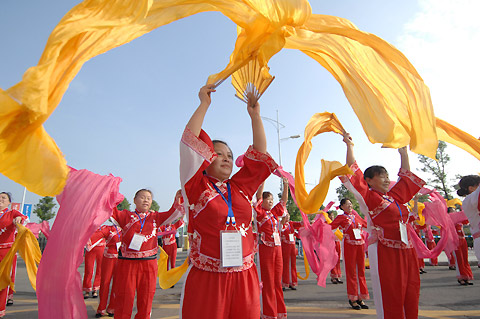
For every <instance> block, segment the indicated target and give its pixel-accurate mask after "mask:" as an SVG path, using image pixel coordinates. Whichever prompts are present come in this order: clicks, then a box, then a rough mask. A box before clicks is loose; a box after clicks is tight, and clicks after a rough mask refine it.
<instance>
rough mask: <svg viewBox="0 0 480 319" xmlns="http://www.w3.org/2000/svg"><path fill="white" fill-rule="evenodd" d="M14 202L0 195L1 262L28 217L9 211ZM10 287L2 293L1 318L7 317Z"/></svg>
mask: <svg viewBox="0 0 480 319" xmlns="http://www.w3.org/2000/svg"><path fill="white" fill-rule="evenodd" d="M11 202H12V195H10V193H7V192H1V193H0V261H2V259H3V258H4V257H5V255H6V254H7V253H8V251H9V250H10V248H11V247H12V245H13V241H14V239H15V231H16V225H17V224H22V223H23V222H24V221H25V220H26V219H27V217H26V216H24V215H22V214H21V213H20V212H19V211H17V210H14V209H8V206H10V204H11ZM9 288H10V287H6V288H4V289H2V290H1V291H0V318H3V317H4V316H5V306H6V304H7V295H8V290H9Z"/></svg>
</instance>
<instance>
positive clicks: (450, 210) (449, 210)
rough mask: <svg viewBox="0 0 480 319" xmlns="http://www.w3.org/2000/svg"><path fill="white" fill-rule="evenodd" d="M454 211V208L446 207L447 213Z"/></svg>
mask: <svg viewBox="0 0 480 319" xmlns="http://www.w3.org/2000/svg"><path fill="white" fill-rule="evenodd" d="M454 211H455V208H454V207H448V208H447V213H453V212H454Z"/></svg>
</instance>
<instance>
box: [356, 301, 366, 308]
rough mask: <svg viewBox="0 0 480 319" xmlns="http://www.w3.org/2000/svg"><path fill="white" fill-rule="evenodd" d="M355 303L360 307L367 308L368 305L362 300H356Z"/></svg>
mask: <svg viewBox="0 0 480 319" xmlns="http://www.w3.org/2000/svg"><path fill="white" fill-rule="evenodd" d="M357 304H359V305H360V308H362V309H368V306H367V305H366V304H365V303H364V302H363V300H358V301H357Z"/></svg>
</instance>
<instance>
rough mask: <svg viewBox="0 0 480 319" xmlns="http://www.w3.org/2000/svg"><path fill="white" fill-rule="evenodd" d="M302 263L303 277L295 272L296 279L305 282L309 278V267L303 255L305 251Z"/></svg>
mask: <svg viewBox="0 0 480 319" xmlns="http://www.w3.org/2000/svg"><path fill="white" fill-rule="evenodd" d="M303 262H304V264H305V277H302V276H300V273H299V272H297V278H298V279H301V280H307V279H308V276H310V266H308V260H307V255H305V250H304V251H303Z"/></svg>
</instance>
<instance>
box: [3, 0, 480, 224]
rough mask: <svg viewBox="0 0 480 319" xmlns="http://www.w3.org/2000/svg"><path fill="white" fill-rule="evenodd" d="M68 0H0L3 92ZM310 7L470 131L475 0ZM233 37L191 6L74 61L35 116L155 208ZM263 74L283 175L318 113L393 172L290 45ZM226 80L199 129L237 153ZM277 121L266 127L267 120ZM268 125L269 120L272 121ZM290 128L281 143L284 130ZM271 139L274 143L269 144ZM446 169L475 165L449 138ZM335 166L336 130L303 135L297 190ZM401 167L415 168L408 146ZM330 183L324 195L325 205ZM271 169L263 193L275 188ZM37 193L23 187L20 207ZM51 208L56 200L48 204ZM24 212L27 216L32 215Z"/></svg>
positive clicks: (75, 158) (38, 49)
mask: <svg viewBox="0 0 480 319" xmlns="http://www.w3.org/2000/svg"><path fill="white" fill-rule="evenodd" d="M79 2H80V1H73V0H48V1H23V0H2V1H0V32H1V42H0V87H1V88H2V89H7V88H9V87H11V86H13V85H14V84H16V83H17V82H19V81H20V80H21V77H22V75H23V73H24V72H25V71H26V69H27V68H29V67H31V66H34V65H36V63H37V62H38V59H39V58H40V55H41V53H42V51H43V48H44V46H45V43H46V41H47V39H48V36H49V34H50V33H51V31H52V30H53V28H54V27H55V26H56V24H57V23H58V22H59V20H60V19H61V18H62V16H63V15H64V14H65V13H66V12H67V11H68V10H69V9H70V8H72V7H73V6H74V5H76V4H77V3H79ZM310 3H311V6H312V9H313V13H317V14H328V15H334V16H339V17H342V18H347V19H349V20H351V21H352V22H353V23H354V24H355V25H356V26H357V27H358V28H359V29H361V30H363V31H366V32H369V33H373V34H375V35H377V36H379V37H381V38H383V39H384V40H386V41H388V42H389V43H391V44H393V45H394V46H395V47H397V48H398V49H399V50H400V51H401V52H402V53H404V54H405V56H406V57H407V58H408V59H409V60H410V61H411V62H412V64H413V65H414V66H415V68H416V69H417V70H418V72H419V74H420V75H421V76H422V78H423V80H424V81H425V83H426V84H427V86H428V87H429V88H430V92H431V96H432V101H433V105H434V110H435V114H436V116H437V117H439V118H442V119H444V120H446V121H448V122H450V123H451V124H453V125H455V126H457V127H459V128H461V129H463V130H464V131H466V132H468V133H470V134H472V135H473V136H475V137H478V136H480V127H479V125H478V115H479V114H480V112H479V111H478V110H479V101H478V96H477V92H478V77H477V75H478V74H480V63H479V62H478V57H477V56H478V48H477V47H478V43H480V20H479V19H478V17H477V16H476V15H477V14H478V12H480V2H479V1H476V0H404V1H384V0H344V1H320V0H311V1H310ZM235 39H236V26H235V24H234V23H233V22H232V21H230V20H229V19H227V18H226V17H225V16H223V15H222V14H221V13H218V12H209V13H201V14H197V15H195V16H192V17H188V18H185V19H182V20H179V21H176V22H173V23H171V24H169V25H167V26H163V27H160V28H158V29H156V30H154V31H152V32H151V33H149V34H146V35H144V36H142V37H140V38H138V39H136V40H134V41H132V42H130V43H128V44H125V45H123V46H121V47H118V48H116V49H113V50H111V51H109V52H107V53H105V54H102V55H100V56H97V57H95V58H93V59H91V60H90V61H88V62H87V63H85V64H84V66H83V68H82V69H81V70H80V72H79V73H78V75H77V76H76V78H75V79H74V80H73V81H72V82H71V84H70V86H69V89H68V90H67V92H66V93H65V95H64V97H63V99H62V101H61V103H60V104H59V105H58V107H57V109H56V110H55V111H54V113H53V114H52V116H51V117H50V118H49V119H48V120H47V121H46V122H45V123H44V127H45V129H46V131H47V132H48V133H49V134H50V135H51V136H52V137H53V138H54V139H55V141H56V143H57V144H58V146H59V147H60V149H61V150H62V152H63V154H64V155H65V158H66V159H67V162H68V165H70V166H72V167H75V168H77V169H88V170H90V171H92V172H95V173H98V174H102V175H104V174H109V173H111V174H113V175H115V176H120V177H121V178H122V179H123V182H122V183H121V185H120V192H121V193H122V194H124V195H125V197H126V198H127V199H128V200H129V201H130V202H133V196H134V193H135V191H136V190H138V189H140V188H149V189H151V190H152V191H153V193H154V199H155V200H156V201H157V202H158V203H159V204H160V207H161V208H160V210H167V209H168V208H169V207H170V205H171V203H172V201H173V197H174V195H175V192H176V190H178V189H179V188H180V181H179V169H178V167H179V149H178V145H179V141H180V137H181V135H182V132H183V129H184V127H185V124H186V123H187V122H188V119H189V118H190V116H191V114H192V113H193V112H194V110H195V109H196V107H197V106H198V104H199V100H198V90H199V88H200V87H201V86H203V85H204V84H205V82H206V79H207V77H208V76H209V75H210V74H214V73H217V72H219V71H221V70H222V69H224V67H225V66H226V64H227V63H228V60H229V56H230V53H231V52H232V50H233V47H234V44H235ZM269 66H270V73H271V74H272V75H274V76H275V80H274V81H273V83H272V84H271V86H270V87H269V89H268V90H267V91H266V92H265V94H264V95H263V96H262V98H261V100H260V104H261V114H262V116H263V117H265V118H269V119H271V120H265V123H264V125H265V131H266V134H267V140H268V151H269V153H270V154H271V155H272V156H273V157H274V159H276V160H277V161H278V158H279V153H281V164H282V166H283V167H284V169H285V170H287V171H291V172H294V168H295V158H296V154H297V151H298V148H299V147H300V145H301V143H302V141H303V133H304V129H305V125H306V124H307V122H308V120H309V119H310V117H311V116H312V115H314V114H315V113H318V112H325V111H328V112H334V113H336V114H337V116H338V118H339V120H340V122H341V123H342V124H343V126H344V128H345V129H346V130H347V131H349V132H350V133H351V135H352V137H353V139H354V141H355V155H356V158H357V161H358V163H359V165H360V167H361V168H366V167H368V166H370V165H373V164H380V165H383V166H385V167H386V168H387V170H388V171H389V172H390V175H391V176H395V175H396V173H397V172H398V168H399V166H400V160H399V155H398V152H397V151H396V150H392V149H381V147H380V145H378V144H376V145H373V144H371V143H370V142H368V140H367V138H366V135H365V133H364V132H363V129H362V127H361V125H360V122H359V121H358V119H357V117H356V116H355V113H354V112H353V110H352V108H351V106H350V105H349V103H348V101H347V99H346V98H345V95H344V93H343V91H342V89H341V87H340V85H339V84H338V83H337V82H336V80H335V79H334V78H333V76H332V75H331V74H329V73H328V72H327V71H326V70H325V69H324V68H323V67H321V66H320V65H319V64H318V63H317V62H315V61H314V60H313V59H311V58H309V57H307V56H306V55H304V54H303V53H301V52H299V51H296V50H287V49H283V50H282V51H280V52H279V53H278V54H277V55H275V56H274V57H273V58H272V59H271V60H270V63H269ZM234 94H235V91H234V89H233V86H232V85H231V84H230V82H229V80H227V81H225V82H224V84H222V85H221V86H220V87H219V88H218V89H217V92H216V93H215V94H214V95H213V97H212V105H211V107H210V109H209V111H208V113H207V116H206V119H205V122H204V126H203V128H204V129H205V131H206V132H207V133H208V134H209V135H210V136H211V137H212V138H215V139H222V140H225V141H227V142H228V143H229V145H230V147H231V148H232V150H233V152H234V156H238V155H240V154H242V153H243V152H245V150H246V149H247V148H248V145H249V144H251V143H252V137H251V129H250V120H249V117H248V114H247V112H246V106H245V104H243V103H242V102H240V101H239V100H238V99H236V98H235V97H234ZM277 114H278V118H279V122H280V123H281V124H283V125H284V128H282V129H281V130H280V131H279V134H277V130H276V126H275V124H274V121H275V120H276V118H277ZM272 120H273V121H272ZM294 135H301V138H296V139H291V138H289V137H290V136H294ZM278 137H280V138H281V139H282V141H281V142H280V150H279V147H278ZM447 153H448V154H449V155H450V157H451V162H450V164H449V166H448V167H447V171H448V173H449V175H450V176H451V177H452V178H454V177H455V174H461V175H465V174H475V173H478V172H480V167H479V163H478V160H476V159H475V158H474V157H473V156H472V155H470V154H468V153H466V152H465V151H463V150H460V149H458V148H456V147H455V146H453V145H449V146H448V147H447ZM321 159H326V160H337V161H340V162H342V163H344V162H345V145H344V143H343V142H342V138H341V136H339V135H336V134H333V133H327V134H322V135H321V136H318V137H316V138H315V139H314V140H313V150H312V152H311V153H310V157H309V160H308V162H307V164H306V166H305V176H306V182H307V189H311V188H313V187H314V185H315V184H316V183H317V182H318V179H319V176H320V160H321ZM410 160H411V166H412V171H414V172H415V173H417V174H418V175H419V176H420V177H423V178H424V179H428V176H427V175H426V174H425V173H422V172H419V171H418V168H419V167H420V165H419V163H418V160H417V155H416V154H414V153H410ZM339 185H340V182H339V180H338V179H336V180H334V181H332V184H331V187H330V191H329V194H328V196H327V199H326V202H328V201H330V200H337V196H336V194H335V188H336V187H338V186H339ZM279 186H280V181H279V179H278V177H275V176H272V177H270V178H269V179H268V180H267V182H266V186H265V189H266V190H270V191H271V192H273V193H278V192H279ZM23 189H24V188H23V186H21V185H18V184H16V183H14V182H12V181H10V180H9V179H8V178H6V177H5V176H3V175H0V191H10V192H12V194H13V199H14V202H21V201H22V195H23ZM39 199H40V197H39V196H38V195H36V194H33V193H30V192H28V191H27V194H26V201H25V202H26V203H32V204H36V203H37V202H38V200H39ZM57 208H58V207H57ZM35 220H36V219H35V217H34V216H33V217H32V221H35Z"/></svg>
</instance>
